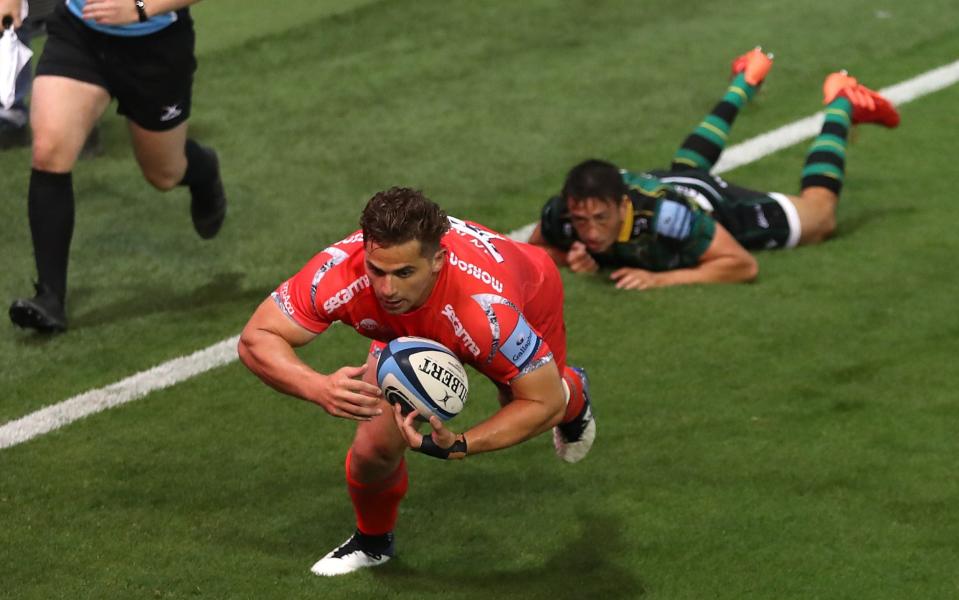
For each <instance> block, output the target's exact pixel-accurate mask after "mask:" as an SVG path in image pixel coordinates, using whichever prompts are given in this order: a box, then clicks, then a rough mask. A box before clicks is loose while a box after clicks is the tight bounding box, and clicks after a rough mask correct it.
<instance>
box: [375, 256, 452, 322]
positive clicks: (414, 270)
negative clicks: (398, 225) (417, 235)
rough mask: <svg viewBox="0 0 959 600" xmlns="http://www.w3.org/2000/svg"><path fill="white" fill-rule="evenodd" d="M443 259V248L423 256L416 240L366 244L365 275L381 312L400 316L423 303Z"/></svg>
mask: <svg viewBox="0 0 959 600" xmlns="http://www.w3.org/2000/svg"><path fill="white" fill-rule="evenodd" d="M445 256H446V250H444V249H443V248H440V249H439V250H438V251H436V252H435V253H434V254H432V255H430V256H423V253H422V247H421V245H420V242H419V240H410V241H409V242H405V243H402V244H397V245H394V246H380V245H378V244H377V243H376V242H369V243H368V244H366V274H367V276H369V278H370V287H371V288H372V289H373V294H374V295H375V296H376V299H377V301H379V303H380V306H382V307H383V310H385V311H386V312H388V313H393V314H401V313H405V312H409V311H411V310H413V309H414V308H418V307H419V306H421V305H422V304H423V303H424V302H426V299H427V298H429V295H430V292H431V291H433V285H434V284H435V283H436V277H437V276H438V275H439V272H440V270H441V269H442V268H443V259H444V258H445Z"/></svg>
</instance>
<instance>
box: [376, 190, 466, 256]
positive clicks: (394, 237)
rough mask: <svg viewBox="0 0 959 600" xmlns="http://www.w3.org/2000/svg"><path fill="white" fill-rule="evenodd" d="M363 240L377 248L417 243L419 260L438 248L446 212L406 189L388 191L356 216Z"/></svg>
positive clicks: (445, 222)
mask: <svg viewBox="0 0 959 600" xmlns="http://www.w3.org/2000/svg"><path fill="white" fill-rule="evenodd" d="M360 227H361V228H362V229H363V240H364V241H366V242H376V243H377V244H379V245H380V246H386V247H389V246H396V245H397V244H405V243H406V242H408V241H410V240H418V241H419V242H420V247H421V250H422V254H423V256H430V255H431V254H433V253H434V252H436V251H437V250H439V247H440V238H442V237H443V235H444V234H445V233H446V232H447V231H448V230H449V228H450V224H449V221H448V220H447V217H446V211H444V210H443V209H442V208H440V207H439V206H438V205H437V204H436V203H435V202H433V201H432V200H430V199H429V198H427V197H426V196H425V195H423V192H421V191H419V190H414V189H410V188H401V187H392V188H390V189H388V190H385V191H382V192H379V193H377V194H376V195H375V196H373V197H372V198H370V201H369V202H367V203H366V208H364V209H363V214H362V215H361V216H360Z"/></svg>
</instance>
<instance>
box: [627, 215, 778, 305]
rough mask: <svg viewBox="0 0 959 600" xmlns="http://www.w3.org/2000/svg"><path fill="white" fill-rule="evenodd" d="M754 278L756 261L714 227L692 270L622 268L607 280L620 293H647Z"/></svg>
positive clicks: (756, 267) (728, 236)
mask: <svg viewBox="0 0 959 600" xmlns="http://www.w3.org/2000/svg"><path fill="white" fill-rule="evenodd" d="M757 275H759V264H758V263H757V262H756V258H755V257H754V256H753V255H752V254H750V253H749V252H748V251H747V250H746V249H745V248H743V247H742V245H740V243H739V242H737V241H736V239H735V238H734V237H733V236H732V235H731V234H730V233H729V231H727V230H726V228H725V227H723V226H722V225H720V224H719V223H716V233H715V235H714V236H713V239H712V241H711V242H710V243H709V246H708V247H707V248H706V251H705V252H704V253H703V254H702V255H701V256H700V257H699V262H698V264H697V265H696V266H695V267H689V268H683V269H674V270H671V271H661V272H654V271H647V270H645V269H634V268H628V267H624V268H621V269H617V270H616V271H613V272H612V273H611V274H610V276H609V277H610V279H612V280H613V281H615V282H616V287H617V288H619V289H624V290H646V289H650V288H657V287H667V286H672V285H689V284H694V283H745V282H749V281H753V280H754V279H756V276H757Z"/></svg>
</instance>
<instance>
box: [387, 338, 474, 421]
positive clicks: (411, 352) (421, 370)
mask: <svg viewBox="0 0 959 600" xmlns="http://www.w3.org/2000/svg"><path fill="white" fill-rule="evenodd" d="M376 382H377V383H378V384H379V386H380V389H381V390H383V397H384V398H386V400H387V401H388V402H389V403H390V404H397V403H399V405H400V407H401V409H402V412H403V414H404V415H406V414H409V413H410V412H411V411H413V410H416V411H419V416H418V417H417V420H420V421H427V420H429V417H430V415H436V416H437V417H439V418H440V420H442V421H448V420H450V419H452V418H453V417H455V416H456V415H458V414H459V412H460V411H461V410H463V405H465V404H466V396H467V394H468V393H469V382H468V381H467V379H466V369H464V368H463V363H461V362H460V360H459V359H458V358H457V357H456V355H454V354H453V353H452V352H451V351H450V350H449V348H447V347H446V346H444V345H443V344H440V343H438V342H434V341H433V340H430V339H426V338H421V337H399V338H396V339H395V340H393V341H391V342H390V343H389V344H387V345H386V347H385V348H383V351H382V352H381V353H380V359H379V361H378V362H377V363H376Z"/></svg>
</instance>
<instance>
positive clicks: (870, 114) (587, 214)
mask: <svg viewBox="0 0 959 600" xmlns="http://www.w3.org/2000/svg"><path fill="white" fill-rule="evenodd" d="M771 67H772V55H767V54H765V53H764V52H762V50H761V49H759V48H756V49H754V50H752V51H750V52H747V53H746V54H743V55H742V56H740V57H739V58H737V59H736V60H735V61H734V62H733V74H734V79H733V81H732V82H731V83H730V85H729V87H728V88H727V90H726V93H725V94H724V96H723V97H722V99H721V100H720V101H719V103H718V104H717V105H716V106H715V108H714V109H713V110H712V112H711V113H710V114H708V115H707V116H706V118H705V119H704V120H703V121H702V122H700V123H699V124H698V125H697V126H696V128H695V129H694V130H693V132H692V133H691V134H690V135H689V136H688V137H687V138H686V139H685V140H684V141H683V144H682V146H680V148H679V150H678V151H677V152H676V154H675V155H674V156H673V161H672V164H671V165H670V168H669V169H668V170H662V171H649V172H631V171H627V170H625V169H619V168H618V167H616V166H615V165H613V164H611V163H608V162H605V161H600V160H588V161H585V162H583V163H580V164H579V165H577V166H576V167H574V168H573V169H572V170H571V171H570V172H569V174H568V175H567V178H566V182H565V185H564V186H563V190H562V193H561V194H560V195H558V196H554V197H553V198H551V199H550V200H549V201H548V202H547V203H546V205H545V206H544V207H543V211H542V214H541V218H540V222H539V224H538V225H537V227H536V229H535V230H534V232H533V234H532V236H531V238H530V240H529V241H530V243H533V244H536V245H540V246H545V247H546V248H547V249H548V250H549V252H550V254H551V255H552V256H553V258H554V260H556V262H557V263H558V264H560V265H565V266H569V267H570V268H571V269H572V270H573V271H575V272H587V273H591V272H595V271H597V270H599V269H600V268H611V269H612V273H611V274H610V278H611V279H612V280H614V281H615V282H616V287H618V288H623V289H647V288H653V287H664V286H670V285H682V284H691V283H733V282H745V281H752V280H753V279H755V277H756V276H757V274H758V265H757V263H756V260H755V258H753V256H752V255H751V254H750V253H749V250H761V249H772V248H791V247H794V246H797V245H804V244H815V243H818V242H821V241H823V240H825V239H827V238H828V237H829V236H830V235H832V233H833V230H834V229H835V214H836V206H837V205H838V203H839V193H840V191H841V189H842V183H843V178H844V175H845V154H846V141H847V138H848V134H849V129H850V127H851V126H852V125H854V124H858V123H878V124H880V125H883V126H885V127H895V126H897V125H898V124H899V114H898V113H897V112H896V109H895V108H894V107H893V105H892V104H891V103H890V102H889V101H888V100H887V99H886V98H884V97H882V96H881V95H880V94H879V93H877V92H875V91H873V90H870V89H869V88H867V87H865V86H863V85H861V84H860V83H859V82H858V81H857V80H856V79H855V78H854V77H851V76H849V75H848V74H847V73H845V72H844V71H841V72H837V73H832V74H831V75H829V76H828V77H827V78H826V80H825V82H824V84H823V96H824V100H823V103H824V104H825V105H826V109H825V119H824V122H823V125H822V130H821V131H820V133H819V135H818V136H817V137H816V138H815V140H813V143H812V145H811V146H810V149H809V152H808V153H807V155H806V162H805V165H804V167H803V170H802V176H801V178H802V179H801V192H800V194H799V195H798V196H795V195H786V194H781V193H777V192H760V191H756V190H750V189H747V188H743V187H739V186H736V185H732V184H730V183H728V182H726V181H724V180H723V179H721V178H720V177H717V176H715V175H713V174H711V173H710V170H711V169H712V168H713V166H714V165H715V164H716V162H717V161H718V160H719V156H720V154H722V151H723V149H724V148H725V144H726V138H727V135H728V133H729V130H730V128H731V126H732V123H733V121H734V120H735V118H736V116H737V115H738V114H739V110H740V109H741V108H742V107H743V106H744V105H745V104H746V102H748V101H749V100H750V99H751V98H752V97H753V95H754V94H755V93H756V90H757V89H758V87H759V86H760V84H761V83H762V82H763V80H764V79H765V77H766V74H767V73H768V72H769V69H770V68H771Z"/></svg>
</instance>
